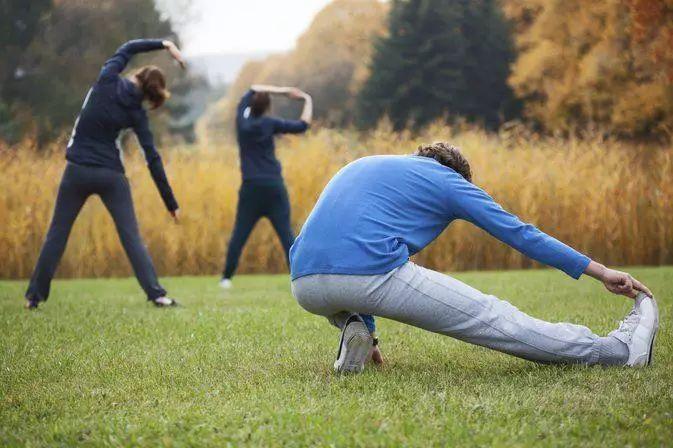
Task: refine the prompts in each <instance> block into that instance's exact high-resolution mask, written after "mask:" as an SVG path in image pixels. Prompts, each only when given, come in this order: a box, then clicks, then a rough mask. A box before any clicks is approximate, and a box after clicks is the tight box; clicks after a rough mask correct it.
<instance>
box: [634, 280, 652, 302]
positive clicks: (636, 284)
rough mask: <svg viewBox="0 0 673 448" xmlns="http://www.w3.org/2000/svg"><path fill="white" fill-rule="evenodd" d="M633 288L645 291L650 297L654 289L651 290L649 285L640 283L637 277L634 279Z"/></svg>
mask: <svg viewBox="0 0 673 448" xmlns="http://www.w3.org/2000/svg"><path fill="white" fill-rule="evenodd" d="M633 288H634V289H636V290H638V291H640V292H644V293H645V294H647V295H648V296H649V297H652V291H650V290H649V288H648V287H647V286H645V285H643V284H642V283H640V282H639V281H638V280H636V279H635V278H634V279H633Z"/></svg>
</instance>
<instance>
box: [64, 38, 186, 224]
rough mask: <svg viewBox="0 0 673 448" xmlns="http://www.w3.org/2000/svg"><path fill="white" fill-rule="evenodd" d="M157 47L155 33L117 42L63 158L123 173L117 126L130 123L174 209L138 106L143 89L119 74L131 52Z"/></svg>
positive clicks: (159, 43)
mask: <svg viewBox="0 0 673 448" xmlns="http://www.w3.org/2000/svg"><path fill="white" fill-rule="evenodd" d="M163 48H164V44H163V41H162V40H159V39H138V40H132V41H129V42H126V43H125V44H124V45H122V46H121V47H119V49H118V50H117V52H116V53H115V54H114V56H112V58H110V59H108V61H107V62H105V65H103V68H102V70H101V72H100V75H99V76H98V80H97V81H96V83H95V84H94V85H93V87H92V88H91V89H90V90H89V93H88V94H87V96H86V99H85V100H84V105H83V106H82V111H81V112H80V115H79V117H77V121H76V122H75V128H74V129H73V133H72V137H71V138H70V142H69V143H68V148H67V150H66V159H67V160H68V161H69V162H72V163H75V164H77V165H84V166H94V167H104V168H109V169H112V170H115V171H119V172H122V173H123V172H124V165H123V164H122V158H121V148H120V146H119V141H118V140H119V137H120V133H121V132H122V131H123V130H125V129H128V128H131V129H133V130H134V132H135V134H136V136H137V137H138V141H139V143H140V145H141V146H142V148H143V152H144V153H145V160H146V161H147V166H148V168H149V170H150V173H151V174H152V179H153V180H154V183H155V184H156V186H157V189H158V190H159V193H160V194H161V198H162V199H163V201H164V204H165V205H166V208H167V209H168V210H169V211H174V210H177V208H178V203H177V201H176V200H175V196H174V195H173V190H172V189H171V186H170V185H169V183H168V179H167V178H166V172H165V171H164V165H163V163H162V161H161V156H160V155H159V153H158V152H157V149H156V147H155V146H154V138H153V136H152V132H151V131H150V128H149V121H148V119H147V113H146V112H145V109H143V106H142V102H143V94H142V92H141V91H140V89H139V88H138V87H137V86H136V85H135V84H133V83H132V82H131V81H130V80H128V79H126V78H123V77H121V76H120V73H121V72H122V71H123V70H124V68H125V67H126V65H127V64H128V62H129V60H131V58H132V57H133V55H135V54H137V53H144V52H148V51H154V50H160V49H163Z"/></svg>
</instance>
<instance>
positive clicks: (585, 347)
mask: <svg viewBox="0 0 673 448" xmlns="http://www.w3.org/2000/svg"><path fill="white" fill-rule="evenodd" d="M292 293H293V294H294V296H295V297H296V298H297V301H298V302H299V304H300V305H301V306H302V307H303V308H304V309H306V310H307V311H309V312H311V313H314V314H318V315H321V316H325V317H327V318H328V319H329V320H330V322H332V323H333V324H335V325H337V326H338V327H342V326H343V324H344V322H345V321H346V319H347V318H348V317H349V316H350V315H351V314H352V313H364V314H372V315H374V316H380V317H385V318H388V319H393V320H396V321H399V322H402V323H405V324H409V325H413V326H416V327H419V328H423V329H425V330H428V331H432V332H435V333H440V334H444V335H447V336H451V337H454V338H456V339H460V340H462V341H465V342H469V343H472V344H476V345H481V346H483V347H488V348H491V349H494V350H498V351H501V352H505V353H509V354H511V355H514V356H518V357H520V358H524V359H528V360H531V361H537V362H543V363H575V364H587V365H589V364H597V363H600V364H623V363H624V361H625V359H624V358H623V357H624V353H619V354H617V353H615V356H619V359H610V357H611V355H610V353H611V351H610V349H604V348H603V347H602V345H606V347H607V346H610V345H611V344H615V343H617V344H618V342H617V341H616V340H614V338H602V337H599V336H597V335H595V334H594V333H592V332H591V330H589V329H588V328H586V327H584V326H581V325H574V324H568V323H549V322H545V321H542V320H539V319H535V318H533V317H530V316H528V315H527V314H525V313H523V312H521V311H519V310H518V309H517V308H516V307H514V306H513V305H511V304H510V303H508V302H505V301H504V300H500V299H498V298H497V297H494V296H491V295H487V294H484V293H482V292H480V291H478V290H476V289H474V288H472V287H470V286H468V285H466V284H464V283H462V282H460V281H458V280H456V279H454V278H452V277H450V276H448V275H445V274H440V273H438V272H434V271H431V270H429V269H425V268H423V267H420V266H417V265H416V264H414V263H411V262H408V263H406V264H404V265H402V266H401V267H399V268H397V269H395V270H393V271H391V272H388V273H386V274H381V275H332V274H329V275H325V274H316V275H308V276H305V277H300V278H298V279H296V280H294V281H293V282H292ZM606 353H607V354H608V355H607V356H605V354H606Z"/></svg>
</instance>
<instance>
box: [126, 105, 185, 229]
mask: <svg viewBox="0 0 673 448" xmlns="http://www.w3.org/2000/svg"><path fill="white" fill-rule="evenodd" d="M133 130H134V131H135V133H136V136H137V137H138V142H139V143H140V146H141V147H142V148H143V152H144V154H145V160H146V161H147V168H149V170H150V174H151V175H152V180H153V181H154V184H155V185H156V186H157V190H159V194H160V195H161V199H162V200H163V201H164V205H165V206H166V208H167V209H168V211H169V212H170V213H171V214H172V215H174V216H175V211H176V210H177V209H178V202H177V201H176V200H175V196H174V195H173V189H172V188H171V186H170V184H169V183H168V178H167V177H166V171H165V170H164V164H163V162H162V161H161V156H160V155H159V152H158V151H157V148H156V147H155V146H154V137H153V136H152V132H151V131H150V129H149V123H148V120H147V114H146V113H145V111H141V112H139V113H138V116H137V117H136V123H135V125H134V127H133Z"/></svg>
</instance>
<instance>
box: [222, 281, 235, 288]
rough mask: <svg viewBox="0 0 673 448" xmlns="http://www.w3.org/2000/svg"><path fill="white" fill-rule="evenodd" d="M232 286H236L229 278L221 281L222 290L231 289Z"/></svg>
mask: <svg viewBox="0 0 673 448" xmlns="http://www.w3.org/2000/svg"><path fill="white" fill-rule="evenodd" d="M232 286H234V285H233V284H232V283H231V280H230V279H228V278H223V279H222V280H220V288H222V289H231V287H232Z"/></svg>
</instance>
